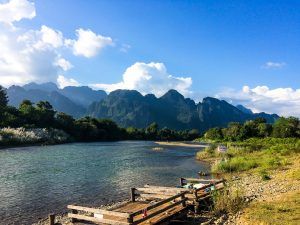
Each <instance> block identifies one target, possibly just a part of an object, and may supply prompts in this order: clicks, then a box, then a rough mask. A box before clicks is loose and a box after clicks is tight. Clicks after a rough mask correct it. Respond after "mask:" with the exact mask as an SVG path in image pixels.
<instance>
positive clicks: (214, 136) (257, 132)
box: [204, 117, 300, 142]
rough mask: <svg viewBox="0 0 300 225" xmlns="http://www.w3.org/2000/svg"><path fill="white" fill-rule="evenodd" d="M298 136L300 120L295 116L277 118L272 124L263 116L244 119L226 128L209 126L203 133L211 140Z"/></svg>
mask: <svg viewBox="0 0 300 225" xmlns="http://www.w3.org/2000/svg"><path fill="white" fill-rule="evenodd" d="M271 136H272V137H275V138H299V137H300V120H299V119H298V118H295V117H288V118H284V117H281V118H279V119H278V120H277V121H276V122H275V123H274V124H273V125H271V124H268V123H266V120H265V119H263V118H256V119H254V120H249V121H246V122H245V123H244V124H240V123H237V122H233V123H229V124H228V127H227V128H223V129H221V128H218V127H216V128H211V129H209V130H208V131H206V133H205V134H204V137H205V139H207V140H213V141H235V142H238V141H243V140H246V139H249V138H266V137H271Z"/></svg>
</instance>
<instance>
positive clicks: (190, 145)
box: [155, 141, 208, 148]
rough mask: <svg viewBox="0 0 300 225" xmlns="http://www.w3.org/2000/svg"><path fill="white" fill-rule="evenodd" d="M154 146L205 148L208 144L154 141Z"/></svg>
mask: <svg viewBox="0 0 300 225" xmlns="http://www.w3.org/2000/svg"><path fill="white" fill-rule="evenodd" d="M155 144H158V145H167V146H179V147H189V148H205V147H207V146H208V144H192V143H185V142H177V141H170V142H169V141H168V142H167V141H156V142H155Z"/></svg>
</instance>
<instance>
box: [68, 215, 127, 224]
mask: <svg viewBox="0 0 300 225" xmlns="http://www.w3.org/2000/svg"><path fill="white" fill-rule="evenodd" d="M68 217H70V218H75V219H78V220H85V221H89V222H96V223H106V224H111V225H130V223H128V222H123V221H117V220H109V219H100V218H96V217H91V216H85V215H80V214H73V213H68Z"/></svg>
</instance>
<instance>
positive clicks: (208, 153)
mask: <svg viewBox="0 0 300 225" xmlns="http://www.w3.org/2000/svg"><path fill="white" fill-rule="evenodd" d="M216 150H217V145H216V144H210V145H209V146H208V147H206V148H205V149H204V150H202V151H199V152H197V154H196V159H198V160H203V159H209V158H214V157H217V156H218V154H217V151H216Z"/></svg>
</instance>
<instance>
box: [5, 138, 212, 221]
mask: <svg viewBox="0 0 300 225" xmlns="http://www.w3.org/2000/svg"><path fill="white" fill-rule="evenodd" d="M153 147H157V144H155V143H154V142H149V141H122V142H97V143H72V144H64V145H52V146H34V147H18V148H10V149H2V150H0V224H5V225H7V224H18V225H19V224H31V223H32V222H37V220H38V219H39V218H44V217H47V215H48V214H49V213H59V212H63V211H66V206H67V204H73V203H74V204H76V203H77V204H80V205H87V206H99V205H101V204H107V203H109V202H112V201H117V200H122V199H125V198H129V188H130V187H138V186H142V185H144V184H153V185H178V184H179V177H185V176H189V177H191V176H196V172H197V171H199V170H204V171H207V170H208V169H209V165H207V164H205V163H203V162H198V161H196V160H195V153H196V152H197V151H198V150H199V149H195V148H185V147H174V146H165V147H163V150H160V151H154V150H153Z"/></svg>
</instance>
